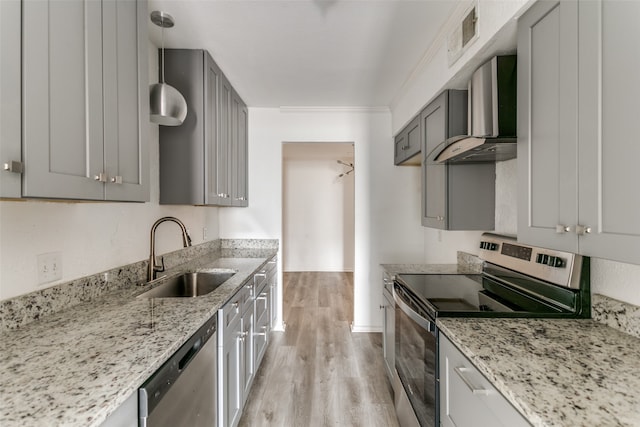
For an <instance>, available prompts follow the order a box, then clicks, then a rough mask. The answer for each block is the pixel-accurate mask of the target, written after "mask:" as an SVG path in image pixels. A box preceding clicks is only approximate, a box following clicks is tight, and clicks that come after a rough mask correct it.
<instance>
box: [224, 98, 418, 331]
mask: <svg viewBox="0 0 640 427" xmlns="http://www.w3.org/2000/svg"><path fill="white" fill-rule="evenodd" d="M295 141H308V142H344V141H353V142H354V145H355V149H354V152H355V165H356V173H355V190H354V191H355V263H354V299H355V303H354V330H356V331H358V330H359V331H364V330H380V327H381V316H380V313H379V308H378V307H379V305H380V304H381V299H382V291H381V289H382V288H381V287H382V284H381V282H382V272H381V269H380V267H379V264H380V263H382V262H422V260H423V258H424V240H423V229H422V227H421V226H420V197H419V168H416V167H396V166H394V165H393V143H392V138H391V120H390V115H389V113H388V112H386V111H376V112H367V111H356V110H350V109H341V110H323V109H318V110H313V109H300V110H296V109H287V110H282V111H281V110H279V109H270V108H250V109H249V171H250V173H249V207H248V208H246V209H236V210H229V209H221V210H220V230H221V236H220V237H221V238H277V239H281V238H282V236H283V225H282V220H283V217H282V188H283V178H282V144H283V142H295ZM280 271H281V266H280ZM280 283H282V281H280ZM280 291H281V289H280ZM280 295H282V293H280ZM281 308H282V307H280V309H281ZM280 319H282V311H280Z"/></svg>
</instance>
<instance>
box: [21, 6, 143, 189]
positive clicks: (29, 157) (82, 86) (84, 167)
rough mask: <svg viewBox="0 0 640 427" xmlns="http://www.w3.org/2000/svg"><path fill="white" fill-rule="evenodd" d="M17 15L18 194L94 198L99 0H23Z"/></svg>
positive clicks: (98, 152)
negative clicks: (20, 179) (19, 25)
mask: <svg viewBox="0 0 640 427" xmlns="http://www.w3.org/2000/svg"><path fill="white" fill-rule="evenodd" d="M22 13H23V20H22V22H23V29H22V36H23V38H22V61H23V62H22V66H23V67H22V72H23V74H22V76H23V81H22V83H23V86H22V91H23V93H22V95H23V96H22V108H23V114H22V142H23V146H22V155H23V160H24V164H25V171H24V174H23V188H22V191H23V196H27V197H56V198H66V199H97V200H102V199H103V198H104V185H103V183H102V182H100V181H96V180H94V177H96V176H98V177H99V175H100V174H101V173H103V172H104V170H103V166H104V155H103V134H104V132H103V130H104V129H103V125H102V121H103V104H102V91H103V87H102V70H103V66H102V7H101V3H100V2H95V1H89V0H87V1H55V0H50V1H25V2H22ZM136 117H137V114H136Z"/></svg>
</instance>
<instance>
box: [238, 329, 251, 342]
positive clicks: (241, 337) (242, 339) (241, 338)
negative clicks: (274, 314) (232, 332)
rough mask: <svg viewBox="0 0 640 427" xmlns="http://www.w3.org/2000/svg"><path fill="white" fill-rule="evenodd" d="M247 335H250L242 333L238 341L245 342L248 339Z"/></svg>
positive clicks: (245, 332) (246, 332)
mask: <svg viewBox="0 0 640 427" xmlns="http://www.w3.org/2000/svg"><path fill="white" fill-rule="evenodd" d="M247 335H249V332H248V331H242V332H240V333H239V334H238V339H239V340H240V341H242V342H244V340H245V338H247Z"/></svg>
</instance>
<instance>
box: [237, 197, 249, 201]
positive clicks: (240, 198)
mask: <svg viewBox="0 0 640 427" xmlns="http://www.w3.org/2000/svg"><path fill="white" fill-rule="evenodd" d="M236 200H241V201H244V200H247V198H246V197H236Z"/></svg>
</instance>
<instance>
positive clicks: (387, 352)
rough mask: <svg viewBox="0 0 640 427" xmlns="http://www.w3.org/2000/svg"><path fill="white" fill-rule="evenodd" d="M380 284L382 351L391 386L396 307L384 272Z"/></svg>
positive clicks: (390, 286) (389, 278) (389, 280)
mask: <svg viewBox="0 0 640 427" xmlns="http://www.w3.org/2000/svg"><path fill="white" fill-rule="evenodd" d="M382 284H383V288H382V307H381V308H382V310H383V319H382V320H383V321H382V351H383V356H384V366H385V368H386V370H387V376H388V377H389V381H391V384H393V378H394V376H395V374H394V372H395V369H396V339H395V336H396V332H395V330H396V309H395V307H396V306H395V302H394V301H393V280H392V279H391V276H390V275H389V274H388V273H386V272H385V273H383V279H382Z"/></svg>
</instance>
